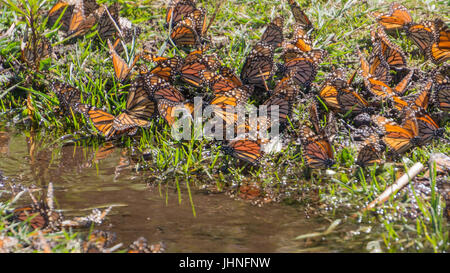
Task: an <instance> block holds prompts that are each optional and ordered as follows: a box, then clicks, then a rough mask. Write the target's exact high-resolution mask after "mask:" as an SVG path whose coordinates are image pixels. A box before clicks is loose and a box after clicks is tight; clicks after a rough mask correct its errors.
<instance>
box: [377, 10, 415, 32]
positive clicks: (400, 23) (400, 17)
mask: <svg viewBox="0 0 450 273" xmlns="http://www.w3.org/2000/svg"><path fill="white" fill-rule="evenodd" d="M373 15H375V16H376V20H377V21H378V23H380V24H381V25H382V26H383V27H384V28H385V29H386V30H390V31H395V30H401V29H402V28H403V27H404V26H407V25H408V24H410V23H412V17H411V15H410V14H409V12H408V10H407V9H406V8H405V7H404V6H402V5H400V4H398V3H392V4H391V6H390V9H389V13H387V14H380V13H377V12H376V13H373Z"/></svg>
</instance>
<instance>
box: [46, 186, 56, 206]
mask: <svg viewBox="0 0 450 273" xmlns="http://www.w3.org/2000/svg"><path fill="white" fill-rule="evenodd" d="M47 206H48V208H49V210H50V211H53V210H54V209H55V207H54V204H53V183H52V182H50V183H48V189H47Z"/></svg>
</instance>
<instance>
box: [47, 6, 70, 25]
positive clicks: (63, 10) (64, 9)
mask: <svg viewBox="0 0 450 273" xmlns="http://www.w3.org/2000/svg"><path fill="white" fill-rule="evenodd" d="M74 7H75V5H71V4H69V3H68V2H66V1H63V0H59V1H58V2H57V3H56V4H55V5H54V6H53V7H52V8H51V9H50V10H49V12H48V14H47V17H48V21H47V23H48V24H49V25H50V26H53V25H55V23H56V21H57V20H58V18H59V17H60V16H61V14H62V17H61V19H60V22H61V23H62V25H61V28H60V29H61V30H62V31H68V30H69V24H70V19H71V17H72V13H73V10H74Z"/></svg>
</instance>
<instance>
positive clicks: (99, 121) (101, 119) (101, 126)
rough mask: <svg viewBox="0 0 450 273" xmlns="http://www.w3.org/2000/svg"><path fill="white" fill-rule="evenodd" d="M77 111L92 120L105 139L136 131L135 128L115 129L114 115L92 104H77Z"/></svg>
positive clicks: (132, 133) (131, 133)
mask: <svg viewBox="0 0 450 273" xmlns="http://www.w3.org/2000/svg"><path fill="white" fill-rule="evenodd" d="M77 111H78V112H80V113H82V114H84V115H85V116H86V117H87V118H89V119H90V120H91V121H92V123H93V125H94V127H95V129H97V130H98V131H99V132H100V133H101V134H102V135H103V136H104V137H105V139H106V140H109V139H111V138H113V137H117V136H120V135H123V134H125V133H130V135H134V134H135V133H136V132H137V128H133V129H130V130H124V131H119V130H116V129H115V128H114V126H113V124H114V119H115V117H114V115H111V114H109V113H107V112H105V111H103V110H100V109H98V108H96V107H94V106H90V105H87V104H78V105H77Z"/></svg>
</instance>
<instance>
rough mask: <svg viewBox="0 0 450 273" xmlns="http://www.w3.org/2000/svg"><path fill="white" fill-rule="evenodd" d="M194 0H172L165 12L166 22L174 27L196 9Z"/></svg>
mask: <svg viewBox="0 0 450 273" xmlns="http://www.w3.org/2000/svg"><path fill="white" fill-rule="evenodd" d="M195 2H196V1H195V0H172V1H170V3H169V6H168V8H167V12H166V24H167V25H169V24H172V25H171V26H172V27H174V26H175V25H176V24H177V23H178V22H180V21H182V20H183V19H185V18H186V17H187V16H188V15H190V14H191V13H192V12H193V11H194V10H195V9H196V3H195Z"/></svg>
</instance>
